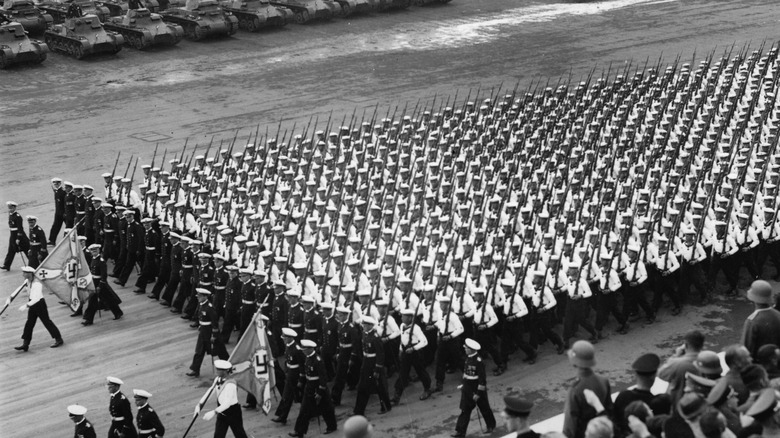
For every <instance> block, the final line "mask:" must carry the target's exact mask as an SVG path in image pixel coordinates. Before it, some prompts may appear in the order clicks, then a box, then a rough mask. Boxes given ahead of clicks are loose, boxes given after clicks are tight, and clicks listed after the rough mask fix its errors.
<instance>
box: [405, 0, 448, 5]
mask: <svg viewBox="0 0 780 438" xmlns="http://www.w3.org/2000/svg"><path fill="white" fill-rule="evenodd" d="M451 1H452V0H413V1H412V3H413V4H414V5H415V6H427V5H444V4H447V3H449V2H451Z"/></svg>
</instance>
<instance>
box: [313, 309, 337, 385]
mask: <svg viewBox="0 0 780 438" xmlns="http://www.w3.org/2000/svg"><path fill="white" fill-rule="evenodd" d="M320 309H322V319H321V323H322V326H321V327H320V339H319V341H318V342H317V343H318V344H319V345H321V346H322V347H321V348H320V354H321V355H322V361H323V363H325V372H326V373H327V374H328V382H330V381H331V380H333V378H334V377H335V376H336V368H335V363H336V354H337V353H338V348H339V322H338V321H337V320H336V313H335V312H334V308H333V303H320Z"/></svg>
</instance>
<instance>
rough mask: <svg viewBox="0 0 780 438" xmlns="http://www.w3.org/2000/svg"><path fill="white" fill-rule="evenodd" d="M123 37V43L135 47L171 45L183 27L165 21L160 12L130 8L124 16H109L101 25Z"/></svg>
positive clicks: (180, 37)
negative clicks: (154, 12)
mask: <svg viewBox="0 0 780 438" xmlns="http://www.w3.org/2000/svg"><path fill="white" fill-rule="evenodd" d="M103 27H104V28H105V29H107V30H110V31H114V32H116V33H118V34H121V35H122V36H123V37H125V43H127V44H128V45H129V46H130V47H133V48H136V49H145V48H147V47H149V46H153V45H155V46H156V45H165V46H173V45H175V44H179V41H181V39H182V37H184V29H183V28H182V27H181V26H179V25H178V24H171V23H165V22H164V21H163V20H162V16H160V14H153V13H151V12H150V11H149V10H148V9H130V10H129V11H127V14H125V16H124V17H111V18H109V19H108V21H107V22H106V23H105V24H104V25H103Z"/></svg>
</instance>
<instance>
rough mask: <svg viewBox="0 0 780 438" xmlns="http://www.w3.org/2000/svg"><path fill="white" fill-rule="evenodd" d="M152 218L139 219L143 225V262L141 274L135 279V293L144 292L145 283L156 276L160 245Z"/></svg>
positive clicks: (158, 235) (158, 234)
mask: <svg viewBox="0 0 780 438" xmlns="http://www.w3.org/2000/svg"><path fill="white" fill-rule="evenodd" d="M152 222H153V220H152V219H151V218H148V217H146V218H143V219H141V223H142V224H143V227H144V235H143V240H144V263H143V267H142V268H141V275H139V276H138V279H137V280H136V281H135V287H136V288H137V289H136V290H135V291H134V292H135V293H137V294H145V293H146V285H147V284H149V283H151V282H152V281H154V278H155V276H157V274H158V273H157V266H158V261H159V259H160V257H161V249H162V248H161V245H160V233H158V232H157V230H155V229H154V228H152Z"/></svg>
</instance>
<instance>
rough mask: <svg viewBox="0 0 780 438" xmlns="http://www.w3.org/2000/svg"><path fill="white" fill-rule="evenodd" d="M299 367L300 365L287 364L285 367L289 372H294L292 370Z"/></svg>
mask: <svg viewBox="0 0 780 438" xmlns="http://www.w3.org/2000/svg"><path fill="white" fill-rule="evenodd" d="M299 366H300V365H289V364H288V365H287V368H289V369H291V370H294V369H296V368H298V367H299Z"/></svg>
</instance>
